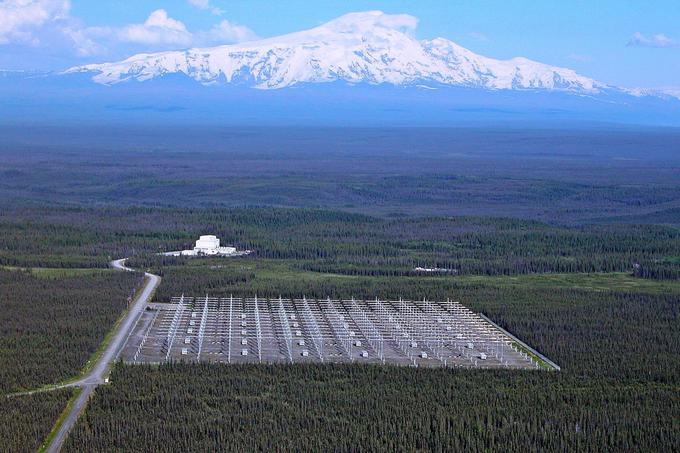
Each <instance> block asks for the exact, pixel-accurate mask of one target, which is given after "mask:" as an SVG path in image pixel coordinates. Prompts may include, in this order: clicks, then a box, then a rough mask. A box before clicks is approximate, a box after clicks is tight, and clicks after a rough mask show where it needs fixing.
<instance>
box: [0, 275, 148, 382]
mask: <svg viewBox="0 0 680 453" xmlns="http://www.w3.org/2000/svg"><path fill="white" fill-rule="evenodd" d="M140 278H141V277H140V276H139V275H136V274H132V273H123V272H115V271H97V272H96V273H94V274H90V275H69V276H66V277H64V276H58V275H57V276H56V277H55V276H52V275H51V274H49V273H48V274H46V275H45V274H42V275H41V274H38V276H36V275H34V274H32V273H31V272H30V271H22V270H2V269H0V294H2V297H0V338H2V343H1V345H0V395H1V394H3V393H9V392H12V391H18V390H22V389H33V388H36V387H40V386H43V385H47V384H54V383H57V382H60V381H63V380H65V379H68V378H71V377H74V376H76V375H77V374H78V372H79V371H80V370H81V369H82V368H83V367H84V366H85V365H86V363H87V361H88V359H89V358H90V356H91V355H92V354H94V352H95V351H96V350H97V348H98V347H99V345H100V343H101V342H102V341H103V340H104V336H105V335H106V333H107V332H109V330H111V328H112V326H113V324H114V323H115V321H116V320H117V319H118V317H119V316H120V315H121V314H122V312H123V310H125V308H126V300H127V297H128V296H129V295H130V294H131V292H132V291H133V290H134V288H135V286H136V285H138V284H139V283H140Z"/></svg>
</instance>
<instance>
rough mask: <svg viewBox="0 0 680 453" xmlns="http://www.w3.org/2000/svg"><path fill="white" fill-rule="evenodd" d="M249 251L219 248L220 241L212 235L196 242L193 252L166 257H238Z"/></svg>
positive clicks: (182, 252) (180, 252)
mask: <svg viewBox="0 0 680 453" xmlns="http://www.w3.org/2000/svg"><path fill="white" fill-rule="evenodd" d="M248 253H250V250H245V251H242V252H238V251H236V247H220V240H219V239H218V238H217V236H214V235H212V234H207V235H203V236H201V237H199V238H198V240H197V241H196V246H195V247H194V248H193V250H179V251H176V252H166V253H164V254H163V255H167V256H239V255H247V254H248Z"/></svg>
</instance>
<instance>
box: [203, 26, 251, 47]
mask: <svg viewBox="0 0 680 453" xmlns="http://www.w3.org/2000/svg"><path fill="white" fill-rule="evenodd" d="M255 39H258V36H257V35H256V34H255V33H254V32H253V31H252V30H251V29H250V28H248V27H246V26H245V25H238V24H234V23H232V22H229V21H228V20H223V21H222V22H220V23H219V24H217V25H215V26H214V27H212V28H211V29H210V30H208V31H203V32H198V33H197V34H196V41H197V43H199V44H200V45H210V44H229V43H235V42H244V41H253V40H255Z"/></svg>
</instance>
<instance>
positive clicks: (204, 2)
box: [187, 0, 224, 16]
mask: <svg viewBox="0 0 680 453" xmlns="http://www.w3.org/2000/svg"><path fill="white" fill-rule="evenodd" d="M187 2H188V3H189V4H190V5H191V6H195V7H196V8H198V9H203V10H207V11H210V12H211V13H212V14H214V15H216V16H221V15H222V14H223V13H224V11H223V10H222V9H220V8H217V7H215V6H212V5H211V4H210V0H187Z"/></svg>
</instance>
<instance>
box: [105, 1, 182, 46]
mask: <svg viewBox="0 0 680 453" xmlns="http://www.w3.org/2000/svg"><path fill="white" fill-rule="evenodd" d="M117 36H118V39H119V40H120V41H123V42H133V43H139V44H172V45H180V46H188V45H190V44H191V43H192V41H193V35H192V34H191V33H190V32H189V30H187V27H186V25H184V23H182V22H181V21H179V20H176V19H173V18H171V17H170V16H168V13H167V12H166V11H165V10H164V9H157V10H156V11H154V12H152V13H151V14H150V15H149V17H148V18H147V19H146V21H145V22H144V23H143V24H132V25H128V26H126V27H123V28H122V29H120V30H118V32H117Z"/></svg>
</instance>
